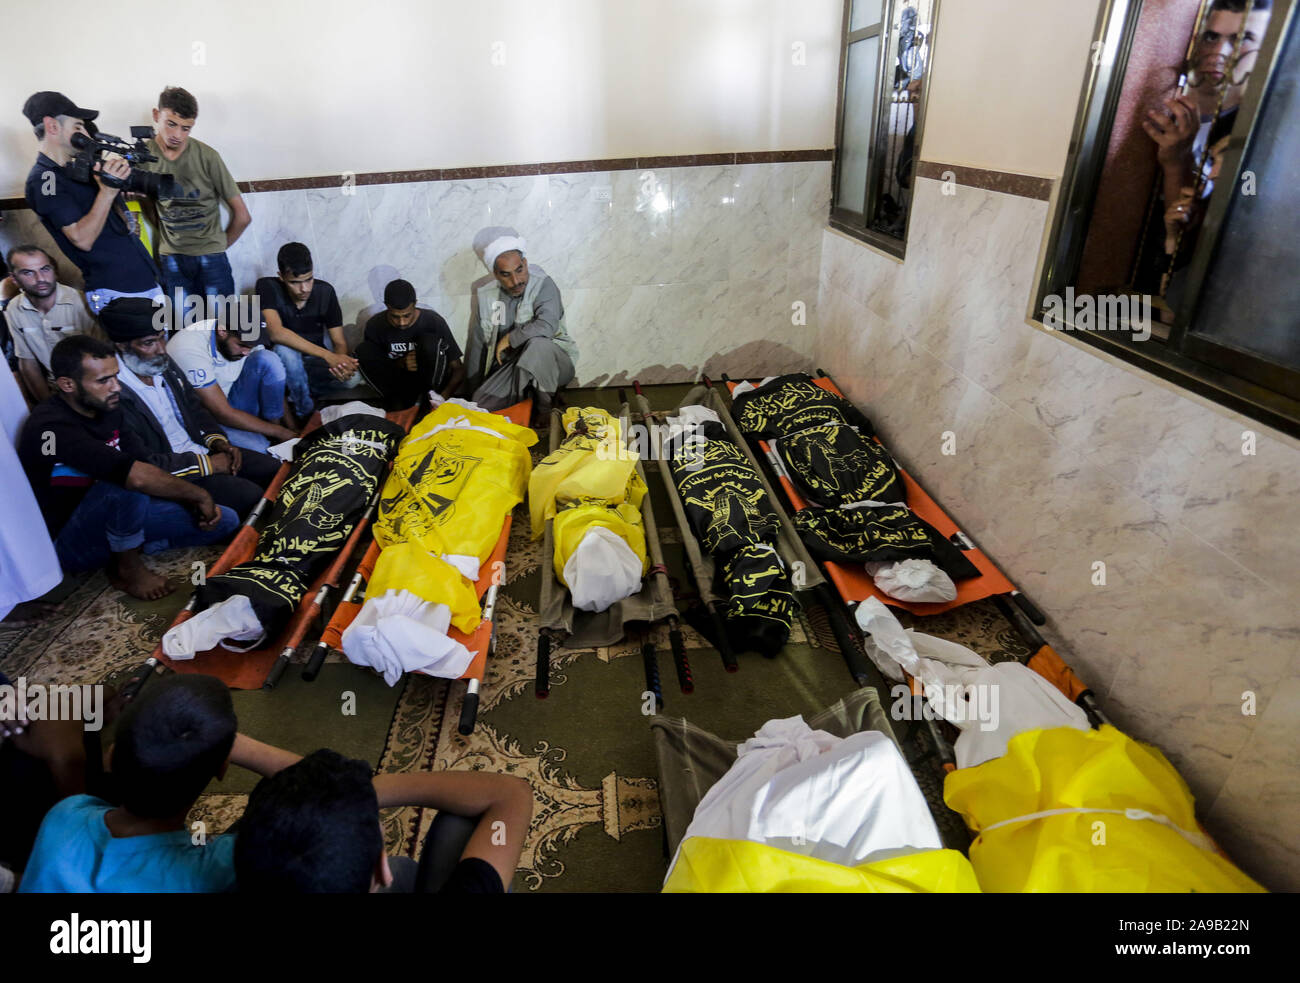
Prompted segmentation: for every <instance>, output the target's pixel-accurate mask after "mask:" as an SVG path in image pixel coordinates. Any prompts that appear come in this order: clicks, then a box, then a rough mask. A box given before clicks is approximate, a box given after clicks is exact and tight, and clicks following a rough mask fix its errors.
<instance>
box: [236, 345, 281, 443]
mask: <svg viewBox="0 0 1300 983" xmlns="http://www.w3.org/2000/svg"><path fill="white" fill-rule="evenodd" d="M285 378H286V373H285V371H284V363H283V362H282V361H280V359H278V358H276V357H275V356H274V355H273V354H271V352H269V351H267V350H266V349H265V348H261V349H258V350H257V351H255V352H252V353H251V354H249V355H246V356H245V357H244V364H243V367H242V368H240V370H239V378H238V379H236V380H235V382H234V385H232V386H231V387H230V392H228V393H226V399H227V400H228V401H229V402H230V405H231V406H233V407H234V408H235V409H237V410H243V411H244V412H245V413H251V414H253V416H255V417H258V418H259V419H262V420H266V421H268V422H274V421H276V420H278V419H280V417H282V416H284V387H285ZM222 429H224V430H225V431H226V436H227V437H229V438H230V442H231V443H232V444H234V445H235V446H236V447H242V448H244V449H245V450H250V451H261V452H262V453H266V449H267V448H268V447H270V446H271V441H270V440H269V439H267V438H266V437H265V436H263V435H262V434H260V433H253V432H252V431H250V430H237V429H236V428H234V427H223V428H222Z"/></svg>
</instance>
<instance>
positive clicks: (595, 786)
mask: <svg viewBox="0 0 1300 983" xmlns="http://www.w3.org/2000/svg"><path fill="white" fill-rule="evenodd" d="M663 388H664V389H665V390H666V395H661V396H658V397H657V396H655V395H654V394H652V401H653V402H654V405H655V406H656V407H657V408H664V407H670V406H672V405H674V404H673V399H674V397H676V396H677V395H679V394H680V391H684V390H685V387H663ZM584 397H586V398H592V401H593V402H597V403H599V404H602V405H606V406H607V407H610V408H613V405H614V399H615V394H614V393H612V392H609V391H602V392H600V393H598V394H593V393H583V394H576V395H572V396H570V398H569V403H570V404H571V405H578V404H579V402H580V400H581V399H582V398H584ZM593 397H594V398H593ZM541 455H542V449H541V447H539V448H537V457H538V458H539V459H540V456H541ZM648 479H649V483H650V487H651V492H652V495H654V496H656V498H655V505H656V513H657V515H658V516H659V517H660V522H661V523H663V522H664V518H663V517H665V516H668V515H671V513H670V511H669V510H668V508H667V504H666V502H664V501H663V500H662V499H661V498H660V497H659V496H662V489H661V488H659V487H658V486H659V481H658V478H657V477H656V476H654V475H648ZM662 536H663V539H664V550H665V554H666V559H667V562H668V565H669V568H670V571H671V575H672V577H673V578H674V580H675V582H676V583H679V584H688V583H689V580H688V579H687V578H686V576H685V573H684V570H683V568H682V563H683V553H682V550H681V545H680V543H681V538H680V534H679V533H678V532H677V530H676V529H675V527H673V526H672V525H671V523H669V524H668V525H667V526H665V527H663V528H662ZM541 552H542V551H541V546H540V543H532V542H530V541H529V538H528V518H527V512H526V510H525V509H524V508H523V507H522V506H521V507H520V508H519V509H518V510H517V511H516V516H515V522H514V523H513V527H512V533H511V542H510V548H509V551H508V553H507V562H508V568H507V570H508V575H509V582H508V584H507V585H506V587H505V589H504V591H503V592H502V596H501V599H500V602H499V605H498V622H497V641H496V655H495V658H494V659H493V660H491V661H490V662H489V665H488V672H487V677H486V679H485V680H484V685H483V689H482V694H481V698H480V706H479V720H478V725H477V727H476V728H475V730H474V732H473V733H472V734H470V735H469V736H461V735H460V734H459V733H458V732H457V723H458V721H459V717H460V709H461V703H462V699H463V696H464V692H465V684H464V683H462V682H459V681H453V682H448V681H445V680H438V679H433V678H430V677H426V676H408V677H406V678H405V679H403V680H402V681H401V682H399V683H398V685H397V686H395V687H393V688H389V687H388V686H387V685H385V684H384V682H383V680H382V678H380V677H379V676H377V675H376V674H374V673H373V672H371V671H370V670H368V669H361V668H357V667H354V666H352V665H350V664H348V663H347V662H346V661H345V660H343V657H342V656H341V654H339V653H333V654H331V657H330V660H329V662H328V663H327V665H326V666H325V668H324V670H323V671H322V673H321V675H320V676H319V677H318V679H317V680H316V681H315V682H313V683H305V682H303V681H302V679H301V678H300V676H299V667H298V666H294V667H291V668H290V670H289V672H288V673H287V674H286V675H285V678H284V680H283V681H282V682H281V684H280V685H279V686H278V687H277V688H276V689H275V690H274V691H270V692H264V691H261V690H255V691H248V692H237V693H236V694H235V703H236V709H237V711H238V713H239V717H240V727H241V729H242V730H244V731H245V732H247V733H249V734H250V735H252V736H254V737H257V738H259V739H261V740H265V741H268V742H270V743H272V744H277V745H280V746H283V747H288V748H290V749H292V750H295V751H299V752H303V753H306V752H309V751H312V750H314V749H316V748H318V747H332V748H334V749H336V750H338V751H340V752H341V753H344V754H348V755H351V756H353V757H359V758H363V759H365V760H367V761H369V762H371V763H372V764H373V765H375V766H376V767H377V768H378V769H379V770H381V771H386V772H418V771H433V770H442V769H468V770H483V771H490V772H501V773H506V774H513V775H518V776H520V777H522V778H525V779H527V780H528V782H529V783H530V784H531V785H532V787H533V793H534V797H535V807H534V815H533V822H532V828H531V830H530V835H529V838H528V841H527V843H526V845H525V849H524V852H523V856H522V857H521V859H520V866H519V871H518V875H517V877H516V880H515V890H516V891H564V892H576V891H655V890H658V888H659V886H660V884H661V883H662V880H663V877H664V875H665V873H666V869H667V862H668V858H667V857H665V856H664V849H663V835H662V830H661V828H660V827H661V818H660V814H659V800H658V792H657V773H656V772H657V769H656V763H655V755H654V749H653V745H652V743H651V739H650V729H649V724H648V720H647V717H646V715H645V713H644V709H645V707H644V703H643V700H642V692H643V690H644V688H645V685H644V677H643V669H642V661H641V657H640V640H639V638H632V639H630V640H627V641H625V642H623V643H620V644H618V645H613V646H609V647H607V648H598V649H587V650H576V651H575V650H568V649H560V650H558V651H554V652H553V654H552V670H551V691H550V696H549V698H548V699H546V700H538V699H537V698H536V697H535V696H534V694H533V673H534V668H535V660H536V652H537V628H536V619H535V612H536V610H537V603H538V592H539V589H540V583H541V580H540V578H541V576H542V574H543V567H542V556H541ZM216 555H217V551H212V550H206V551H205V550H190V551H179V552H176V553H172V554H164V556H163V557H161V558H154V562H155V563H156V564H158V566H159V567H160V569H161V571H162V572H164V573H165V574H166V575H167V576H169V577H170V578H171V579H172V580H173V582H174V583H176V584H177V585H178V589H177V591H176V593H174V594H173V595H171V596H170V597H169V598H165V599H163V600H161V601H157V602H151V603H145V602H140V601H135V600H132V599H130V598H127V597H126V596H125V595H123V594H121V593H120V592H118V591H116V590H114V589H113V588H111V587H110V586H109V585H108V583H107V581H106V579H105V578H104V576H103V575H102V574H94V575H88V576H82V577H78V578H72V579H70V580H69V581H68V582H65V584H64V585H63V586H62V587H61V588H60V591H59V592H58V594H56V595H55V596H56V597H60V598H61V602H60V604H59V606H58V608H57V610H56V611H55V612H54V614H53V615H52V616H51V617H49V618H48V619H46V620H45V621H43V622H41V623H40V624H35V625H24V626H10V625H5V624H0V670H3V671H4V672H5V673H7V674H8V675H10V676H12V677H17V676H26V677H27V678H28V679H29V680H30V681H33V682H55V681H57V682H62V683H99V682H113V681H114V680H116V679H118V678H120V677H121V676H122V675H123V674H124V673H125V672H127V671H129V670H130V669H132V668H134V667H135V666H137V665H139V664H140V663H141V662H142V661H143V660H144V659H145V658H146V657H147V656H148V655H149V653H150V652H151V651H152V650H153V648H154V646H155V645H156V644H157V641H158V639H159V637H160V636H161V634H162V632H163V631H164V630H165V629H166V628H167V626H168V625H169V624H170V622H171V619H172V618H173V617H174V615H175V614H176V612H177V611H178V610H179V609H180V607H181V606H182V605H183V604H184V603H185V601H186V599H187V598H188V596H189V577H190V573H191V571H192V570H193V569H194V567H193V564H194V563H196V562H199V561H205V562H209V563H210V562H211V561H212V560H213V559H215V557H216ZM905 623H906V622H905ZM683 630H684V632H685V634H686V640H687V646H688V654H689V657H690V660H691V666H692V670H693V673H694V678H695V684H696V689H695V692H694V693H693V694H691V695H689V696H686V695H682V694H681V693H680V692H679V691H678V689H677V686H676V680H675V676H674V674H673V670H672V661H671V658H670V657H669V656H668V645H667V637H666V634H665V633H664V632H663V630H662V629H657V630H656V632H657V634H656V640H657V642H658V648H659V651H660V653H661V656H660V671H661V676H662V679H663V686H664V696H665V700H666V707H665V708H664V712H665V713H667V714H670V715H678V716H686V717H688V718H689V719H690V720H692V721H693V722H694V723H696V724H698V725H700V726H702V727H705V728H707V729H709V730H711V731H713V732H715V733H718V734H720V735H723V736H727V737H734V738H736V739H744V738H745V737H747V736H748V735H750V734H752V733H753V732H754V731H755V730H756V729H757V728H758V727H759V726H761V725H762V724H763V723H764V721H766V720H768V719H771V718H774V717H788V716H794V715H796V714H804V715H811V714H813V713H815V712H817V711H819V710H821V709H822V708H824V707H826V706H827V705H829V704H831V703H833V702H835V700H837V699H839V698H840V697H842V696H843V695H845V694H846V693H847V692H848V691H850V690H851V689H852V688H853V686H854V683H853V680H852V679H851V677H850V676H849V674H848V672H847V670H846V669H845V667H844V663H843V660H842V659H841V658H840V656H839V654H838V652H837V651H836V649H835V647H834V641H833V639H832V638H831V637H830V634H829V632H828V631H827V630H826V629H825V617H824V612H821V611H819V610H818V609H815V608H814V609H813V610H811V611H810V612H808V613H807V614H806V615H804V616H801V618H800V620H799V621H798V622H797V623H796V624H795V626H794V631H793V634H792V637H791V641H790V645H789V646H788V647H787V649H786V651H785V652H784V653H783V654H782V656H781V657H780V658H778V659H774V660H766V659H763V658H761V657H759V656H754V655H750V656H742V657H741V669H740V671H739V672H737V673H734V674H728V673H726V672H724V670H723V667H722V664H721V660H720V659H719V657H718V656H717V654H716V652H714V650H713V649H712V648H710V647H708V646H707V643H705V642H704V640H703V639H702V638H700V637H699V636H698V635H696V634H695V633H694V632H693V631H691V630H690V628H689V627H687V626H685V625H683ZM923 630H925V631H928V632H930V633H932V634H937V635H942V636H944V637H946V638H950V639H953V640H955V641H958V642H961V643H962V644H964V645H967V646H969V647H971V648H973V649H974V650H975V651H977V652H980V653H981V654H983V655H984V656H986V657H988V658H990V659H993V660H994V661H1000V660H1002V659H1008V658H1014V657H1018V656H1023V655H1024V654H1025V652H1024V647H1023V645H1022V644H1021V643H1020V641H1019V639H1018V638H1017V636H1016V635H1015V633H1014V631H1013V630H1012V629H1011V628H1010V626H1008V625H1007V624H1006V622H1005V621H1004V620H1003V619H1002V618H1001V616H1000V615H999V614H998V612H997V610H996V608H994V607H993V606H992V605H991V604H988V603H980V604H975V605H968V606H967V607H965V608H962V609H959V610H957V611H953V612H950V613H948V614H945V615H942V616H939V617H936V618H931V619H927V621H926V623H925V625H924V629H923ZM317 637H319V630H317V631H315V632H314V633H309V634H308V639H309V641H311V642H313V643H314V642H315V640H316V638H317ZM884 703H885V706H886V707H888V705H889V701H888V700H887V699H885V700H884ZM900 737H903V738H904V746H905V750H906V751H907V753H908V755H909V757H910V758H915V759H916V760H915V762H914V770H915V771H916V773H917V776H918V779H919V780H920V781H921V784H922V787H923V788H924V789H925V791H926V793H927V797H928V798H929V799H930V800H931V802H932V804H933V805H935V806H936V814H937V815H938V816H939V817H940V819H941V828H942V829H943V831H944V834H945V840H948V841H950V843H951V844H953V845H960V844H961V842H962V838H963V832H962V829H961V824H960V821H958V820H956V817H955V816H953V815H952V814H951V813H946V815H945V812H946V810H943V809H942V806H941V794H940V789H941V776H940V774H939V773H938V772H937V771H936V770H935V769H934V766H933V764H932V763H930V762H929V761H926V760H922V759H921V751H922V749H921V747H920V746H918V745H915V743H914V738H915V735H912V736H909V735H907V734H905V733H903V732H901V731H900ZM254 783H255V777H254V776H251V775H247V774H239V775H236V774H233V773H232V774H231V775H229V776H228V777H227V780H226V781H225V782H221V783H214V784H213V786H212V788H211V789H210V790H209V791H208V793H206V794H205V795H204V796H203V798H202V799H201V800H200V802H199V803H198V805H197V806H196V809H195V813H194V815H193V816H192V817H191V818H192V820H194V821H198V820H202V821H204V822H206V823H207V824H208V828H209V829H210V830H212V831H220V830H223V829H225V828H227V827H228V826H229V825H230V824H231V823H232V822H234V820H235V819H237V818H238V816H239V815H240V813H241V812H242V810H243V807H244V803H245V802H246V801H247V795H248V792H249V791H250V790H251V788H252V786H253V784H254ZM432 819H433V811H432V810H427V809H402V810H392V811H390V812H389V813H387V814H386V815H385V817H384V820H385V829H386V833H387V841H388V849H389V851H390V852H392V853H401V854H406V855H414V854H415V853H416V852H417V851H418V848H419V844H420V843H421V842H422V840H423V836H424V833H425V832H426V831H427V829H428V827H429V824H430V823H431V822H432Z"/></svg>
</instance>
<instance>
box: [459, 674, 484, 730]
mask: <svg viewBox="0 0 1300 983" xmlns="http://www.w3.org/2000/svg"><path fill="white" fill-rule="evenodd" d="M478 692H479V681H478V680H477V679H471V680H470V681H469V683H468V684H467V685H466V687H465V702H464V703H462V704H461V707H460V723H459V724H458V725H457V727H456V729H457V730H458V731H460V733H462V734H471V733H473V732H474V723H475V721H476V720H477V719H478Z"/></svg>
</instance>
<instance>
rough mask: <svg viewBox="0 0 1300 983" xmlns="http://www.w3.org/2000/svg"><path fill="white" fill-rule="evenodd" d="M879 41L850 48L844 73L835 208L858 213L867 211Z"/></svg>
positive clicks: (864, 42) (856, 44)
mask: <svg viewBox="0 0 1300 983" xmlns="http://www.w3.org/2000/svg"><path fill="white" fill-rule="evenodd" d="M879 52H880V39H879V38H867V39H866V40H865V41H857V42H855V43H853V44H851V45H849V52H848V57H847V59H846V62H847V63H846V65H845V69H844V134H843V139H842V140H841V141H840V176H839V185H838V187H837V189H836V193H835V207H836V208H844V209H847V210H848V211H851V212H858V213H861V212H862V211H863V210H864V209H865V208H866V203H867V201H866V199H867V163H868V161H869V159H870V157H871V107H872V105H873V104H874V103H875V101H876V67H877V66H876V59H877V56H878V54H879Z"/></svg>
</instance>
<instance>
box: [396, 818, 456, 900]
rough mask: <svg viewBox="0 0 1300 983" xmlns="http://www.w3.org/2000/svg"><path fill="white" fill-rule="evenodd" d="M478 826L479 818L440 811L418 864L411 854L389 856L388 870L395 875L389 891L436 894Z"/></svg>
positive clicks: (427, 837) (434, 820)
mask: <svg viewBox="0 0 1300 983" xmlns="http://www.w3.org/2000/svg"><path fill="white" fill-rule="evenodd" d="M477 826H478V820H477V819H470V818H469V817H468V816H458V815H456V814H454V813H450V812H446V811H440V812H439V813H438V815H436V816H434V818H433V825H432V826H430V827H429V832H428V834H427V835H426V836H425V837H424V848H423V850H422V851H421V852H420V862H419V863H418V864H417V863H416V862H415V861H414V860H412V859H411V858H410V857H389V858H388V869H389V870H390V871H392V874H393V883H392V885H391V886H390V887H389V888H388V893H389V894H437V893H438V891H439V890H440V889H441V888H442V886H443V885H444V884H446V883H447V878H449V877H450V876H451V873H452V871H454V870H455V869H456V865H457V864H459V863H460V858H461V854H463V853H464V852H465V847H466V846H467V845H468V844H469V838H470V837H471V836H473V835H474V830H475V828H477Z"/></svg>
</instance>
